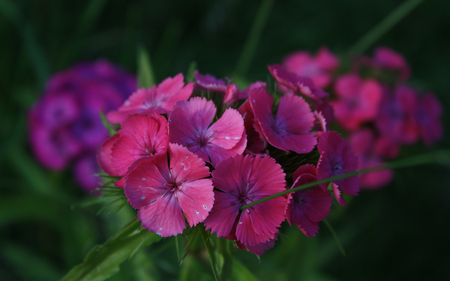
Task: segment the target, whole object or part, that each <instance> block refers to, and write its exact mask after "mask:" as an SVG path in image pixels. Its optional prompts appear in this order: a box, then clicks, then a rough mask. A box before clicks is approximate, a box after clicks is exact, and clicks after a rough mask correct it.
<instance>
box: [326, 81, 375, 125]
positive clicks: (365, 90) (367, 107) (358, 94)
mask: <svg viewBox="0 0 450 281" xmlns="http://www.w3.org/2000/svg"><path fill="white" fill-rule="evenodd" d="M335 91H336V94H337V95H338V100H335V101H333V102H331V104H332V106H333V108H334V115H335V117H336V120H337V121H338V122H339V124H340V125H341V126H342V127H343V128H345V129H347V130H356V129H358V128H359V127H360V126H361V125H362V124H363V123H364V122H368V121H372V120H374V119H375V118H376V116H377V114H378V109H379V105H380V102H381V98H382V94H383V92H382V88H381V86H380V84H379V83H378V82H377V81H376V80H373V79H367V80H363V79H361V78H360V77H359V76H358V75H357V74H354V73H350V74H346V75H343V76H341V77H339V78H338V79H337V81H336V84H335Z"/></svg>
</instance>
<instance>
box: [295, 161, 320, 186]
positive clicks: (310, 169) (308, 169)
mask: <svg viewBox="0 0 450 281" xmlns="http://www.w3.org/2000/svg"><path fill="white" fill-rule="evenodd" d="M303 174H310V175H312V176H314V177H315V176H316V167H315V166H314V165H313V164H306V165H303V166H300V167H298V168H297V170H295V172H294V174H293V176H292V178H293V180H294V182H295V181H296V180H297V178H299V177H300V176H301V175H303Z"/></svg>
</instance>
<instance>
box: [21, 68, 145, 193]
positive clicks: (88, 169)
mask: <svg viewBox="0 0 450 281" xmlns="http://www.w3.org/2000/svg"><path fill="white" fill-rule="evenodd" d="M134 89H136V78H135V77H133V76H132V75H130V74H128V73H127V72H125V71H124V70H121V69H119V68H117V67H115V66H114V65H112V64H111V63H109V62H107V61H97V62H94V63H82V64H78V65H76V66H74V67H73V68H70V69H68V70H65V71H62V72H59V73H58V74H55V75H54V76H52V77H51V78H50V79H49V80H48V82H47V85H46V88H45V91H44V94H43V96H42V98H41V99H40V100H39V101H38V102H37V103H36V104H35V105H34V106H33V108H32V109H31V110H30V112H29V115H28V126H29V137H30V143H31V148H32V150H33V152H34V154H35V156H36V158H37V159H38V161H39V162H40V163H41V164H42V165H43V166H45V167H46V168H49V169H52V170H63V169H65V168H67V167H68V166H69V165H71V164H73V169H74V174H75V178H76V180H77V181H78V182H79V184H80V185H81V186H82V187H83V188H84V189H85V190H87V191H90V190H93V189H95V188H97V187H98V185H99V179H98V177H95V176H94V175H93V174H95V173H98V170H99V169H98V165H97V163H96V159H95V153H96V150H97V148H98V147H99V146H100V145H101V144H102V142H103V141H104V140H105V139H106V138H107V137H108V131H107V130H106V129H105V128H104V127H103V125H102V122H101V119H100V115H99V112H100V111H103V112H106V111H109V110H112V109H115V108H117V107H118V106H120V105H121V104H122V103H123V101H124V100H125V99H126V98H127V97H128V96H129V95H130V94H131V93H132V92H133V91H134Z"/></svg>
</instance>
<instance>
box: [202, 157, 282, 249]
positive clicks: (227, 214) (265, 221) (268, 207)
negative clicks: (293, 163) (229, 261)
mask: <svg viewBox="0 0 450 281" xmlns="http://www.w3.org/2000/svg"><path fill="white" fill-rule="evenodd" d="M284 176H285V175H284V173H283V170H282V169H281V166H280V165H278V164H277V163H276V162H275V160H274V159H273V158H270V157H265V158H263V157H261V156H259V155H258V156H256V157H253V156H251V155H247V156H243V155H237V156H234V157H230V158H228V159H226V160H224V161H222V162H221V163H220V164H219V165H217V167H216V169H215V170H214V171H213V172H212V181H213V185H214V188H215V189H217V190H214V194H215V200H216V202H215V204H214V206H213V209H212V211H211V213H210V214H209V216H208V218H206V220H205V222H204V223H205V225H206V229H207V230H208V229H211V233H217V236H218V237H226V238H229V239H236V240H237V241H238V242H240V243H243V244H246V245H249V246H256V245H259V244H261V243H265V242H267V241H269V240H270V239H274V238H275V235H276V233H277V232H278V227H279V226H280V224H281V222H282V221H283V220H284V219H285V208H286V198H285V197H283V196H281V197H276V198H273V199H271V200H268V201H265V202H263V203H260V204H257V205H255V206H253V207H250V208H247V209H245V210H243V211H240V210H239V208H240V207H241V206H243V205H245V204H249V203H251V202H254V201H256V200H259V199H261V198H264V197H266V196H269V195H272V194H275V193H278V192H281V191H284V190H286V188H285V185H286V182H285V179H284Z"/></svg>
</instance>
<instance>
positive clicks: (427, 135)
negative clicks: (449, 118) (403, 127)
mask: <svg viewBox="0 0 450 281" xmlns="http://www.w3.org/2000/svg"><path fill="white" fill-rule="evenodd" d="M441 115H442V105H441V104H440V102H439V100H438V99H437V98H436V96H435V95H433V94H432V93H427V94H425V95H424V96H423V98H422V100H421V101H420V103H419V107H418V109H417V112H416V114H415V119H416V122H417V125H418V130H419V135H420V137H421V138H422V140H423V141H424V142H425V144H426V145H428V146H430V145H432V144H434V143H435V142H437V141H439V140H440V139H441V138H442V124H441Z"/></svg>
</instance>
